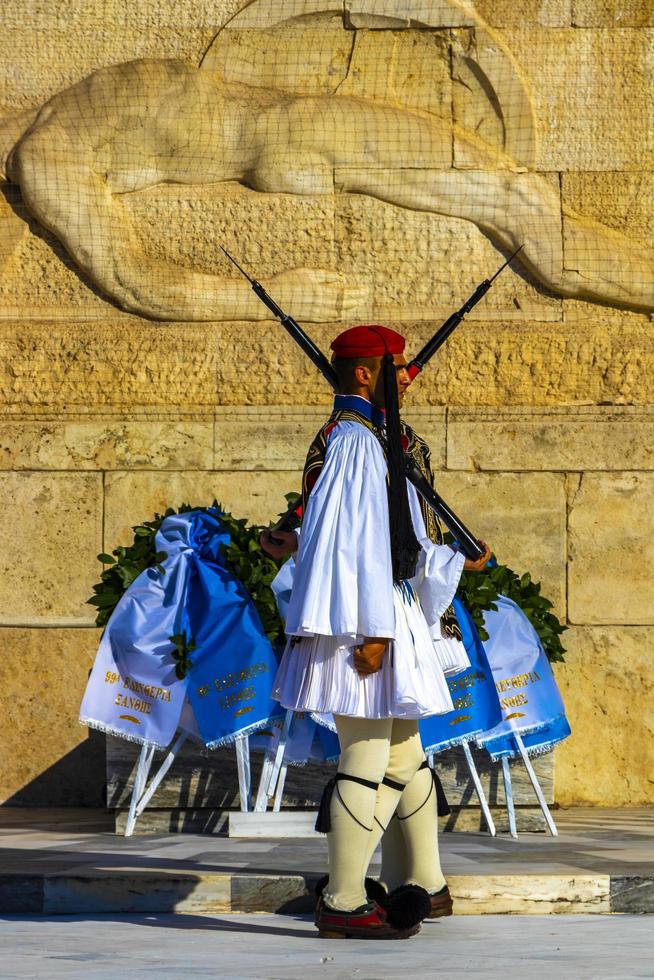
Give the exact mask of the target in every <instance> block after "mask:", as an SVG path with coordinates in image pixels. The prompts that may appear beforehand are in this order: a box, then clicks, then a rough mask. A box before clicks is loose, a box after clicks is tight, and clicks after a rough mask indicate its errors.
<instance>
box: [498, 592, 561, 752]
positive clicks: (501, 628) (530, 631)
mask: <svg viewBox="0 0 654 980" xmlns="http://www.w3.org/2000/svg"><path fill="white" fill-rule="evenodd" d="M484 623H485V625H486V629H487V630H488V633H489V639H488V640H485V641H484V648H485V650H486V653H487V655H488V661H489V663H490V666H491V670H492V672H493V678H494V680H495V686H496V688H497V692H498V695H499V698H500V706H501V708H502V713H503V720H502V722H501V723H500V724H499V725H498V726H497V727H496V728H495V729H493V730H492V731H490V732H487V733H486V734H485V735H484V736H483V737H482V738H480V739H479V743H480V744H481V745H484V747H486V748H488V750H489V752H491V755H493V756H494V757H495V756H496V757H497V758H500V757H501V756H502V755H510V754H513V755H514V754H516V752H517V748H516V746H515V741H514V740H513V739H511V738H510V736H511V735H512V733H513V732H518V733H519V734H520V735H522V736H523V741H525V745H526V744H527V736H529V743H530V746H531V747H532V748H533V750H534V753H535V752H536V750H537V749H538V747H539V745H541V746H548V745H549V747H550V748H551V747H552V746H553V745H554V744H556V742H557V741H561V739H562V738H566V737H567V735H569V734H570V726H569V725H568V722H567V721H566V718H565V707H564V705H563V699H562V698H561V694H560V692H559V689H558V687H557V685H556V681H555V680H554V674H553V673H552V668H551V667H550V664H549V661H548V659H547V656H546V654H545V651H544V650H543V647H542V644H541V642H540V639H539V637H538V634H537V633H536V630H535V629H534V627H533V626H532V625H531V623H530V622H529V620H528V619H527V617H526V616H525V614H524V613H523V612H522V610H521V609H520V608H519V606H517V605H516V604H515V602H512V601H511V599H507V598H506V596H499V597H498V599H497V610H490V611H488V612H486V613H484ZM539 733H542V736H541V738H540V740H539V739H538V738H537V737H536V736H537V735H539ZM546 750H547V749H546V748H542V751H546Z"/></svg>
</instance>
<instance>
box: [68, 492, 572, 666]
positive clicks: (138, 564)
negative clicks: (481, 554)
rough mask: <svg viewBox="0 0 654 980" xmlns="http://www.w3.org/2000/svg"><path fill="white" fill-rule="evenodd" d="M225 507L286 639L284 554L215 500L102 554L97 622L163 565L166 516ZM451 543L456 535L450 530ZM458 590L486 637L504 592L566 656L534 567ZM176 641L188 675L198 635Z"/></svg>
mask: <svg viewBox="0 0 654 980" xmlns="http://www.w3.org/2000/svg"><path fill="white" fill-rule="evenodd" d="M297 496H298V495H297V494H287V495H286V500H287V503H290V502H291V501H293V502H294V501H295V500H296V499H297ZM210 509H211V510H213V511H214V512H215V510H216V509H218V510H219V511H221V517H220V521H221V523H222V524H223V525H224V527H225V529H226V530H227V531H228V532H229V535H230V543H229V545H228V546H227V547H226V548H224V550H223V554H224V558H225V562H226V564H227V567H228V568H229V570H230V571H231V572H232V574H233V575H235V576H236V578H238V579H240V581H241V582H242V583H243V585H244V586H245V589H246V590H247V592H248V593H249V595H250V598H251V599H252V601H253V603H254V605H255V607H256V610H257V612H258V613H259V617H260V619H261V623H262V625H263V628H264V631H265V633H266V635H267V637H268V639H269V640H270V642H271V643H272V645H273V646H276V645H278V644H283V643H284V639H285V637H284V624H283V623H282V620H281V619H280V616H279V613H278V611H277V604H276V602H275V597H274V595H273V593H272V589H271V588H270V586H271V584H272V581H273V579H274V578H275V576H276V575H277V572H278V571H279V568H280V567H281V565H283V563H284V561H285V559H284V558H280V559H277V558H271V557H270V555H267V554H266V552H265V551H264V550H263V548H262V547H261V545H260V544H259V537H260V534H261V531H262V530H263V529H262V527H261V526H259V525H258V524H248V522H247V520H245V519H244V518H236V517H234V516H233V515H232V514H229V513H227V512H225V511H223V509H222V507H221V506H220V504H218V503H217V502H216V501H214V503H213V506H212V508H207V507H192V506H191V505H190V504H182V505H181V506H180V507H179V508H178V509H177V510H175V509H174V508H173V507H169V508H168V509H167V510H166V512H165V513H164V514H155V516H154V519H153V520H151V521H143V523H141V524H138V525H135V526H134V527H133V528H132V530H133V531H134V540H133V542H132V544H131V545H127V546H123V545H120V546H119V547H117V548H115V549H114V550H113V551H112V553H111V554H110V555H109V554H106V553H104V552H103V553H102V554H99V555H98V561H100V562H102V564H103V565H105V566H107V567H106V568H105V569H104V571H103V572H102V574H101V576H100V581H99V582H98V583H97V584H96V585H94V586H93V595H92V596H91V598H90V599H88V600H87V602H88V603H89V604H90V605H92V606H95V607H96V608H97V615H96V619H95V623H96V626H106V624H107V622H108V620H109V617H110V616H111V614H112V612H113V611H114V609H115V608H116V606H117V604H118V602H119V600H120V599H121V597H122V596H123V595H124V594H125V592H126V591H127V589H128V588H129V586H130V585H131V584H132V582H134V581H135V580H136V579H137V578H138V576H139V575H140V574H141V572H143V571H145V569H146V568H152V567H156V568H158V569H159V570H160V571H162V570H163V568H162V565H161V562H163V561H165V559H166V558H167V554H166V552H165V551H160V552H157V551H156V550H155V536H156V534H157V531H158V530H159V528H160V527H161V523H162V521H164V520H165V518H166V517H170V516H171V515H173V514H187V513H189V512H190V511H205V512H206V511H208V510H210ZM446 541H448V543H451V535H446ZM457 595H458V596H459V598H460V599H461V600H462V602H463V604H464V605H465V606H466V608H467V609H468V611H469V613H470V615H471V617H472V619H473V621H474V623H475V626H476V627H477V629H478V630H479V634H480V636H481V638H482V640H485V639H487V638H488V634H487V632H486V630H485V629H484V615H483V614H484V612H485V611H486V610H490V609H497V606H496V604H495V600H496V599H497V597H498V596H499V595H503V596H506V597H507V598H508V599H512V600H513V601H514V602H515V603H516V605H518V606H519V607H520V609H522V611H523V613H524V614H525V616H526V617H527V618H528V619H529V621H530V623H531V624H532V626H533V627H534V629H535V630H536V632H537V633H538V636H539V638H540V641H541V643H542V644H543V649H544V650H545V653H546V654H547V657H548V659H549V660H550V661H563V659H564V656H563V655H564V653H565V648H564V647H563V645H562V644H561V640H560V638H559V637H560V635H561V633H563V632H564V630H566V629H567V626H565V625H564V624H562V623H561V622H560V621H559V620H558V619H557V617H556V616H555V615H554V613H553V612H552V608H553V604H552V603H551V602H550V600H549V599H547V598H545V596H543V595H541V587H540V583H539V582H533V581H532V578H531V575H530V574H529V572H525V573H524V574H523V575H521V576H520V575H518V574H517V573H516V572H514V571H513V570H512V569H511V568H509V567H508V566H507V565H500V564H497V565H495V567H493V568H486V569H484V571H483V572H464V573H463V575H462V576H461V581H460V583H459V588H458V591H457ZM170 640H171V641H172V643H173V644H174V648H175V649H174V651H173V654H172V655H173V658H174V659H175V671H176V673H177V676H178V677H179V678H183V677H185V676H186V674H187V672H188V669H189V667H190V666H191V663H192V661H191V658H190V654H191V653H192V652H193V650H194V649H195V646H194V643H193V639H192V638H191V637H187V636H186V635H185V634H184V633H178V634H175V635H174V636H171V637H170Z"/></svg>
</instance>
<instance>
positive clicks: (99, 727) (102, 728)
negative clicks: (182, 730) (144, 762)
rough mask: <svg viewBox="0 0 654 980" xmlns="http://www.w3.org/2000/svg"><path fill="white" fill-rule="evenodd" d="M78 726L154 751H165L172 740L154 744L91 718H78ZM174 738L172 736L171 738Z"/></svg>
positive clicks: (151, 740)
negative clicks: (152, 748) (151, 748)
mask: <svg viewBox="0 0 654 980" xmlns="http://www.w3.org/2000/svg"><path fill="white" fill-rule="evenodd" d="M79 723H80V725H85V726H86V727H87V728H93V729H95V730H96V731H98V732H104V734H105V735H113V737H114V738H122V739H123V740H124V741H125V742H134V743H136V745H148V746H151V747H154V748H155V749H162V750H163V749H167V748H168V746H169V745H170V743H171V742H172V740H173V739H172V738H171V739H170V741H169V742H156V741H155V740H154V739H153V738H145V737H144V736H139V735H131V734H130V733H129V732H124V731H123V730H122V728H114V726H113V725H108V724H107V723H106V722H104V721H94V720H93V719H92V718H80V719H79ZM174 737H175V736H174V735H173V738H174Z"/></svg>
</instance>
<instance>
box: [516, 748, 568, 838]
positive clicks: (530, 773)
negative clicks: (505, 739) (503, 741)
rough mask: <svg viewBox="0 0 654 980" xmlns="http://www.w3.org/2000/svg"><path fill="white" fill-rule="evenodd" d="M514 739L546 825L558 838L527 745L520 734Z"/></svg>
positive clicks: (553, 835)
mask: <svg viewBox="0 0 654 980" xmlns="http://www.w3.org/2000/svg"><path fill="white" fill-rule="evenodd" d="M514 738H515V740H516V744H517V746H518V751H519V753H520V755H521V756H522V761H523V762H524V764H525V769H526V770H527V775H528V776H529V779H530V782H531V785H532V786H533V787H534V793H535V794H536V799H537V800H538V805H539V806H540V808H541V810H542V811H543V816H544V817H545V823H546V824H547V829H548V830H549V832H550V834H551V835H552V837H558V835H559V832H558V830H557V829H556V824H555V823H554V819H553V817H552V814H551V813H550V808H549V807H548V805H547V803H546V802H545V795H544V793H543V790H542V789H541V785H540V783H539V782H538V776H537V775H536V773H535V772H534V767H533V766H532V764H531V759H530V758H529V754H528V752H527V750H526V749H525V743H524V742H523V741H522V738H521V737H520V735H518V734H516V735H514Z"/></svg>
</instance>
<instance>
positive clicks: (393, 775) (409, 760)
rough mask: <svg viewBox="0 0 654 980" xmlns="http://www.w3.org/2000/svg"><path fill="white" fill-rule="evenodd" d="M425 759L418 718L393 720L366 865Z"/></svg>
mask: <svg viewBox="0 0 654 980" xmlns="http://www.w3.org/2000/svg"><path fill="white" fill-rule="evenodd" d="M424 759H425V753H424V752H423V748H422V742H421V741H420V735H419V733H418V722H417V721H403V720H400V719H398V718H394V719H393V727H392V731H391V741H390V751H389V758H388V767H387V769H386V772H385V773H384V776H383V779H382V781H381V783H380V786H379V789H378V790H377V800H376V805H375V813H374V827H373V830H372V833H371V835H370V840H369V842H368V853H367V864H369V863H370V860H371V859H372V855H373V854H374V852H375V848H376V847H377V845H378V844H379V841H380V839H381V838H382V834H383V833H384V832H385V831H386V829H387V827H388V826H389V824H390V822H391V819H392V817H393V814H394V813H395V811H396V809H397V806H398V804H399V803H400V800H401V799H402V796H403V794H404V792H405V789H406V787H407V785H410V784H411V782H412V781H413V779H414V778H415V775H416V772H417V771H418V769H419V767H420V766H421V765H422V763H423V762H424Z"/></svg>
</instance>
